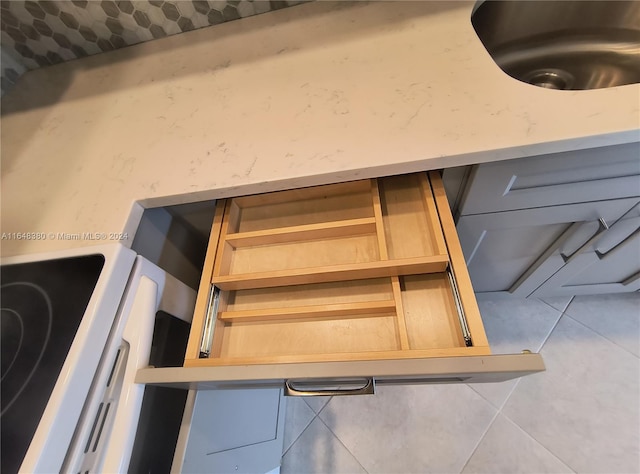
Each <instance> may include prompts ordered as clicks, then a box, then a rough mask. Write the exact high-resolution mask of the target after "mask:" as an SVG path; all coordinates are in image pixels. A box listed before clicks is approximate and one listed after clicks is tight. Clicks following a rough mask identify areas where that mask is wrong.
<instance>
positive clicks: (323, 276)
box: [213, 255, 449, 290]
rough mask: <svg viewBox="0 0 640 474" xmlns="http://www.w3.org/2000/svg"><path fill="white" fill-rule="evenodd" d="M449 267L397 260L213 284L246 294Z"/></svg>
mask: <svg viewBox="0 0 640 474" xmlns="http://www.w3.org/2000/svg"><path fill="white" fill-rule="evenodd" d="M448 263H449V259H448V258H447V256H446V255H433V256H427V257H415V258H405V259H400V260H386V261H378V262H363V263H348V264H344V265H328V266H323V267H311V268H297V269H293V270H274V271H270V272H258V273H243V274H239V275H224V276H218V277H215V276H214V278H213V284H215V285H216V286H218V287H219V288H220V289H222V290H246V289H251V288H273V287H276V286H288V285H304V284H308V283H324V282H330V281H347V280H365V279H369V278H383V277H391V276H398V275H415V274H418V273H438V272H444V271H445V270H446V268H447V265H448Z"/></svg>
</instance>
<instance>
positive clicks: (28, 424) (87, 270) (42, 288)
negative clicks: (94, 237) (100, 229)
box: [0, 255, 104, 474]
mask: <svg viewBox="0 0 640 474" xmlns="http://www.w3.org/2000/svg"><path fill="white" fill-rule="evenodd" d="M103 266H104V257H103V256H102V255H89V256H82V257H73V258H65V259H59V260H47V261H41V262H33V263H21V264H16V265H4V266H2V267H0V310H1V320H0V322H1V332H0V337H1V341H0V351H1V353H0V361H1V362H0V365H1V381H0V392H1V393H0V405H1V410H2V413H1V416H0V423H1V425H2V430H1V432H0V443H1V446H0V447H1V452H0V472H2V473H3V474H5V473H14V472H18V469H19V468H20V465H21V464H22V460H23V459H24V456H25V454H26V452H27V449H28V448H29V445H30V443H31V440H32V438H33V435H34V433H35V431H36V428H37V427H38V423H39V422H40V418H41V417H42V413H43V412H44V409H45V407H46V405H47V402H48V401H49V397H50V396H51V392H52V391H53V387H54V385H55V383H56V380H57V378H58V375H59V374H60V370H61V369H62V366H63V364H64V361H65V358H66V356H67V353H68V351H69V348H70V347H71V343H72V341H73V338H74V337H75V334H76V332H77V330H78V326H79V325H80V321H81V320H82V316H83V315H84V312H85V309H86V307H87V304H88V303H89V299H90V298H91V294H92V293H93V290H94V288H95V286H96V283H97V281H98V278H99V276H100V273H101V271H102V267H103ZM51 436H55V433H51Z"/></svg>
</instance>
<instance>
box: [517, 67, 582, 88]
mask: <svg viewBox="0 0 640 474" xmlns="http://www.w3.org/2000/svg"><path fill="white" fill-rule="evenodd" d="M523 79H524V80H525V81H527V82H528V83H529V84H533V85H534V86H538V87H544V88H545V89H559V90H566V89H570V88H571V86H572V85H573V82H574V78H573V76H572V75H571V74H569V73H568V72H567V71H563V70H561V69H544V70H543V69H537V70H535V71H531V72H530V73H529V74H527V75H526V76H524V78H523Z"/></svg>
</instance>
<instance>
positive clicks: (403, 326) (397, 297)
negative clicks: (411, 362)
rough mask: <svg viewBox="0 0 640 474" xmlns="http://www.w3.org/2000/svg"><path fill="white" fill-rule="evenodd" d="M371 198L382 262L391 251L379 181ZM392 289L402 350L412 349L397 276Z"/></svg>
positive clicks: (373, 187)
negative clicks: (388, 247) (388, 246)
mask: <svg viewBox="0 0 640 474" xmlns="http://www.w3.org/2000/svg"><path fill="white" fill-rule="evenodd" d="M371 197H372V200H373V215H374V218H375V222H376V234H377V236H378V246H379V251H380V260H388V259H389V251H388V249H387V238H386V236H385V233H384V220H383V218H382V202H381V199H380V188H379V186H378V180H377V179H372V180H371ZM391 287H392V289H393V299H394V301H395V307H396V322H397V324H398V337H399V339H400V348H401V349H403V350H408V349H410V346H409V332H408V330H407V322H406V321H405V318H404V308H403V307H402V291H401V289H400V279H399V278H398V277H397V276H392V277H391Z"/></svg>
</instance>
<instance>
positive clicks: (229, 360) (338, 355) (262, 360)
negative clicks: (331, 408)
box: [185, 347, 490, 376]
mask: <svg viewBox="0 0 640 474" xmlns="http://www.w3.org/2000/svg"><path fill="white" fill-rule="evenodd" d="M489 354H490V351H489V348H488V347H456V348H450V349H427V350H409V351H407V350H380V351H377V350H374V351H360V352H325V353H322V352H318V353H316V354H301V355H297V354H296V355H272V356H251V357H222V358H219V359H193V360H189V361H185V366H187V367H215V366H238V365H255V364H295V363H304V362H352V361H367V360H379V361H394V360H407V359H426V358H434V357H437V358H441V357H471V356H483V355H489ZM334 375H335V374H334ZM358 375H361V376H362V375H367V374H366V373H360V374H358ZM307 376H310V375H308V374H307Z"/></svg>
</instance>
